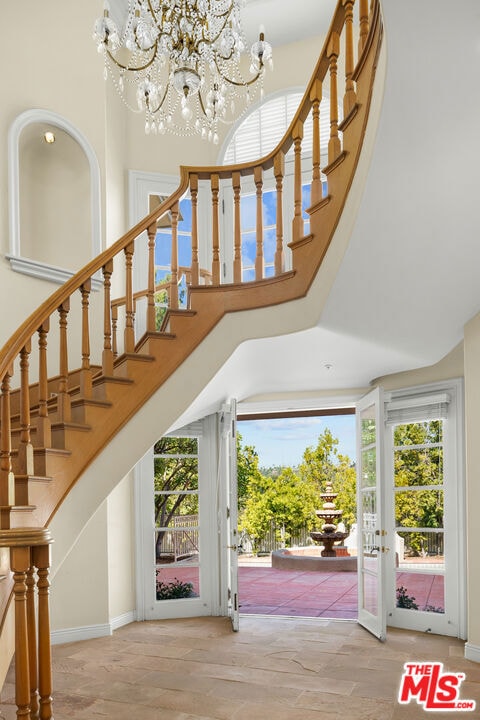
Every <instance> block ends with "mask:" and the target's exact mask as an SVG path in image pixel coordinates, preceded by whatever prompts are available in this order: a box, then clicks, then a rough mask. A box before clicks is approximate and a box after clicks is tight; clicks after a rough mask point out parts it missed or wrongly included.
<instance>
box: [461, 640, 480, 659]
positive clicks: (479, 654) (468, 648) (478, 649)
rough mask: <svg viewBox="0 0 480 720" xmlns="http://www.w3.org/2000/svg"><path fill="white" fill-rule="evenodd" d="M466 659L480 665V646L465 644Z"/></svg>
mask: <svg viewBox="0 0 480 720" xmlns="http://www.w3.org/2000/svg"><path fill="white" fill-rule="evenodd" d="M465 657H466V659H467V660H472V661H473V662H477V663H480V646H479V645H473V644H472V643H469V642H467V643H465Z"/></svg>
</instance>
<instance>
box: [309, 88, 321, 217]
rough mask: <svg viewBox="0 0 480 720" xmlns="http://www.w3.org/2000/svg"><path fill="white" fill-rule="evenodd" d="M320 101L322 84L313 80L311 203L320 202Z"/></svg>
mask: <svg viewBox="0 0 480 720" xmlns="http://www.w3.org/2000/svg"><path fill="white" fill-rule="evenodd" d="M321 100H322V83H321V81H320V80H315V82H314V83H313V85H312V90H311V92H310V101H311V103H312V119H313V148H312V167H313V171H312V190H311V203H312V205H315V203H317V202H320V200H321V199H322V180H321V172H320V162H321V159H320V103H321Z"/></svg>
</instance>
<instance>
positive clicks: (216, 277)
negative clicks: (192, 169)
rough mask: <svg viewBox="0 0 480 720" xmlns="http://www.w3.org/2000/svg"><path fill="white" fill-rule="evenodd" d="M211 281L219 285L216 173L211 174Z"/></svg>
mask: <svg viewBox="0 0 480 720" xmlns="http://www.w3.org/2000/svg"><path fill="white" fill-rule="evenodd" d="M211 187H212V252H213V254H212V281H213V284H214V285H220V233H219V219H218V194H219V192H220V179H219V176H218V174H217V173H213V174H212V178H211Z"/></svg>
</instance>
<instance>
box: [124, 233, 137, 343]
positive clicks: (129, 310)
mask: <svg viewBox="0 0 480 720" xmlns="http://www.w3.org/2000/svg"><path fill="white" fill-rule="evenodd" d="M124 252H125V298H126V300H125V331H124V345H125V348H124V349H125V352H126V353H133V352H134V351H135V330H134V327H135V310H134V307H133V279H132V271H133V253H134V245H133V243H130V244H129V245H127V247H126V248H125V251H124Z"/></svg>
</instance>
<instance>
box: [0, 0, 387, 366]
mask: <svg viewBox="0 0 480 720" xmlns="http://www.w3.org/2000/svg"><path fill="white" fill-rule="evenodd" d="M347 1H348V0H338V4H337V7H336V10H335V14H334V17H333V19H332V21H331V24H330V28H329V31H328V33H327V37H326V40H325V43H324V46H323V50H322V52H321V53H320V56H319V60H318V62H317V65H316V66H315V69H314V71H313V73H312V76H311V79H310V82H309V84H308V86H307V89H306V91H305V93H304V96H303V99H302V102H301V103H300V106H299V108H298V110H297V112H296V113H295V116H294V118H293V120H292V121H291V123H290V126H289V128H288V129H287V132H286V133H285V135H284V137H283V138H282V140H280V142H279V143H278V144H277V146H276V147H275V148H274V150H272V151H271V152H270V153H269V154H268V155H265V156H264V157H263V158H261V159H260V160H256V161H255V162H246V163H241V164H237V165H225V166H221V167H218V166H204V167H195V166H181V167H180V183H179V186H178V188H177V190H175V191H174V193H173V194H172V195H171V196H170V197H169V198H167V199H166V200H165V201H164V202H162V203H161V204H160V205H159V206H158V208H156V209H155V210H154V211H152V212H151V213H150V214H149V215H147V216H146V217H145V218H144V219H142V220H141V221H139V222H138V223H137V224H136V225H135V226H134V227H133V228H131V229H130V230H129V231H128V232H127V233H125V235H123V236H122V237H121V238H120V239H119V240H118V241H117V242H115V243H114V244H113V245H111V246H110V247H109V248H107V249H106V250H105V251H104V252H103V253H101V254H100V255H99V256H97V257H96V258H94V259H93V260H92V261H90V262H89V263H88V264H87V265H85V266H84V267H83V268H82V269H81V270H79V271H78V272H77V273H76V274H75V275H74V276H73V277H72V278H70V279H69V280H68V281H67V282H65V283H64V285H62V286H61V287H60V288H59V289H58V290H57V291H56V292H54V293H53V294H52V295H51V296H50V297H49V298H48V299H47V300H45V301H44V302H43V303H42V304H41V305H40V306H39V307H38V308H37V309H36V310H35V311H34V312H33V313H32V314H31V315H30V316H29V317H28V318H27V319H26V320H25V322H24V323H22V325H20V326H19V328H18V329H17V330H16V331H15V332H14V333H13V335H12V336H11V337H10V339H9V340H8V341H7V343H6V344H5V345H4V346H3V348H2V349H1V350H0V378H1V377H3V376H4V374H5V373H6V372H7V370H8V369H9V368H10V367H11V365H12V363H13V362H14V360H15V359H16V357H17V356H18V355H19V353H20V351H21V350H22V348H23V347H24V346H25V345H26V344H27V343H28V342H30V340H31V338H32V336H33V335H34V333H35V332H37V330H38V328H39V327H40V326H41V325H42V323H44V322H45V321H46V320H47V319H48V318H49V317H50V316H51V315H52V314H53V313H54V312H55V311H56V310H57V308H58V307H60V305H61V304H62V303H64V302H65V301H66V300H68V298H70V297H71V296H72V295H73V294H74V293H75V292H76V291H77V290H79V288H81V286H82V285H83V284H84V283H85V282H87V281H88V280H90V279H91V278H92V277H93V276H94V275H95V274H96V273H98V272H99V271H100V270H101V269H102V268H103V267H104V266H105V265H106V264H107V263H108V262H110V261H111V260H113V258H114V257H115V256H117V255H118V254H119V253H120V252H121V251H122V250H124V249H125V248H126V247H127V246H128V245H129V244H130V243H132V242H133V241H135V239H136V238H137V237H138V236H139V235H140V234H142V233H143V232H145V231H146V230H148V228H149V227H150V226H151V225H152V224H153V223H156V222H157V221H158V220H159V219H160V218H162V217H163V216H164V215H165V214H166V213H167V212H169V211H170V210H171V209H172V207H173V206H174V205H175V203H177V202H178V201H179V200H180V198H181V197H182V196H183V195H184V194H185V193H186V192H187V191H188V189H189V180H190V177H191V176H192V175H196V176H197V177H198V178H199V179H208V178H210V177H211V176H212V175H213V174H217V175H218V176H219V178H222V179H223V178H231V177H232V175H233V173H234V172H239V173H240V175H241V176H245V175H253V172H254V169H255V167H261V168H262V169H263V170H268V169H271V168H272V167H273V165H274V159H275V157H276V156H277V155H278V154H279V153H284V154H286V153H287V152H288V150H289V149H290V148H291V146H292V144H293V142H294V141H293V131H294V129H295V127H296V126H297V125H298V123H299V122H304V121H305V119H306V118H307V116H308V114H309V112H310V110H311V105H312V103H311V93H312V88H313V87H314V85H315V82H316V81H317V80H319V79H320V80H321V81H322V80H323V79H324V77H325V76H326V75H327V72H328V68H329V59H328V47H329V44H330V42H331V37H332V34H333V33H337V34H338V35H340V33H341V31H342V28H343V26H344V22H345V12H344V6H345V5H346V4H347ZM376 4H377V0H375V2H373V3H372V6H373V7H375V6H376ZM352 5H353V0H352ZM372 11H373V8H372ZM372 11H371V12H372Z"/></svg>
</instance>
